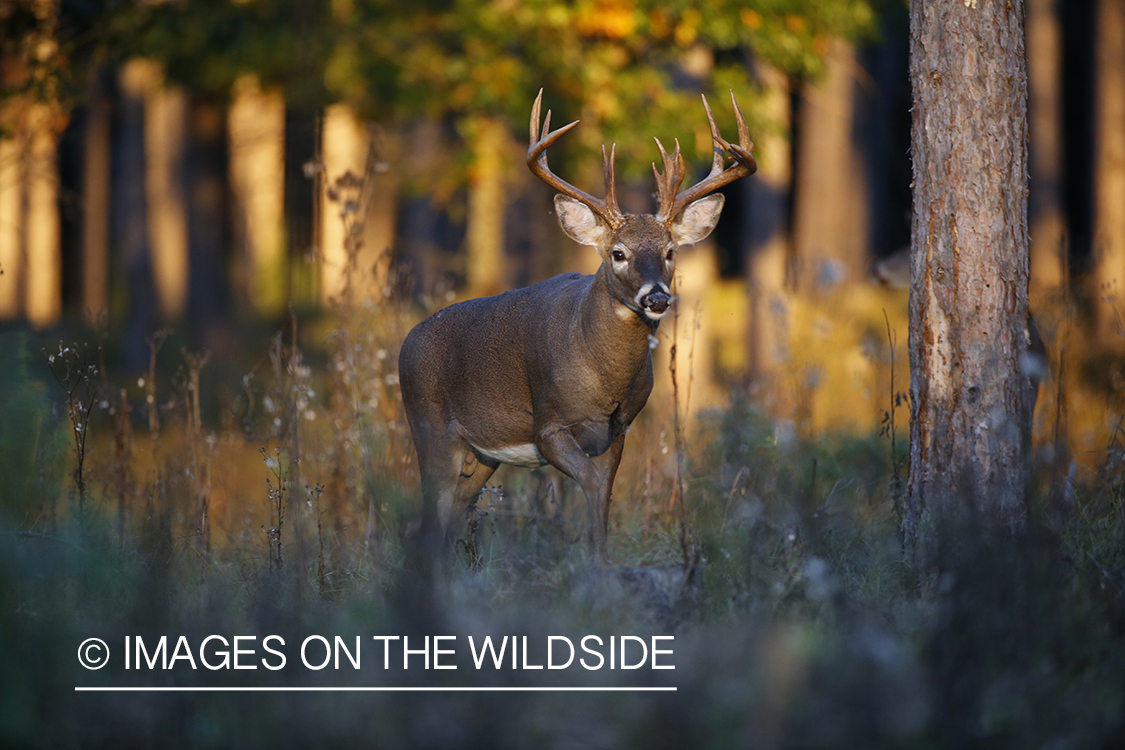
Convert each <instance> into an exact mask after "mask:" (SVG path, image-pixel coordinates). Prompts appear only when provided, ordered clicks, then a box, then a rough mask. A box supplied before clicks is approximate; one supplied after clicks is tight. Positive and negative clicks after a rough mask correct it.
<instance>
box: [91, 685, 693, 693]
mask: <svg viewBox="0 0 1125 750" xmlns="http://www.w3.org/2000/svg"><path fill="white" fill-rule="evenodd" d="M74 692H76V693H658V692H665V693H666V692H672V693H674V692H676V688H674V687H385V686H379V687H76V688H74Z"/></svg>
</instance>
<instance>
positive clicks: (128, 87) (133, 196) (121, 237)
mask: <svg viewBox="0 0 1125 750" xmlns="http://www.w3.org/2000/svg"><path fill="white" fill-rule="evenodd" d="M148 70H149V69H148V67H147V66H146V64H145V63H144V62H141V61H131V62H128V63H126V64H125V65H124V66H123V67H122V69H121V71H120V73H119V76H118V80H119V86H120V100H119V103H118V117H117V128H116V132H115V133H114V148H113V154H112V158H113V164H114V168H113V170H112V175H111V177H112V179H113V200H112V201H111V214H110V236H111V238H112V244H113V245H114V246H115V247H117V248H120V252H121V255H122V264H123V265H124V268H125V280H124V283H125V288H126V292H127V297H128V301H129V308H128V312H127V313H126V318H125V327H124V335H123V336H122V345H123V359H124V365H125V367H126V368H127V369H129V370H131V371H134V372H138V371H141V370H143V369H144V368H145V367H147V366H148V361H149V348H148V343H147V339H148V337H149V336H150V335H151V334H152V331H153V326H154V323H155V321H156V318H157V310H156V308H157V304H156V292H155V289H154V284H153V279H152V253H151V252H150V249H149V231H148V222H149V211H148V205H147V196H146V191H145V174H146V171H147V170H146V168H145V92H146V91H147V90H148V87H149V85H150V76H149V74H148Z"/></svg>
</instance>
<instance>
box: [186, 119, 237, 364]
mask: <svg viewBox="0 0 1125 750" xmlns="http://www.w3.org/2000/svg"><path fill="white" fill-rule="evenodd" d="M188 106H189V109H190V115H189V117H188V128H187V133H186V136H187V137H186V144H185V154H186V155H187V156H188V159H187V162H186V164H185V170H184V184H185V193H186V195H187V211H188V226H189V228H190V231H189V235H188V238H189V244H188V248H189V259H190V264H189V269H188V271H187V272H188V274H190V276H189V279H188V280H187V282H186V284H185V286H186V288H187V289H188V290H189V297H188V300H187V314H188V318H189V322H190V324H191V332H192V334H193V335H194V336H195V337H196V341H195V342H194V344H195V345H196V346H202V347H203V348H206V349H208V350H212V351H213V350H215V349H218V348H221V347H225V346H229V345H231V341H230V338H229V336H228V335H227V332H226V329H225V326H226V324H227V323H228V317H227V316H228V314H229V312H230V296H229V287H228V279H229V270H230V269H229V264H228V263H227V260H226V253H225V249H226V239H227V231H226V229H227V219H228V215H227V206H228V205H229V197H230V196H229V195H228V193H227V180H226V177H227V174H228V169H227V134H226V112H225V111H224V110H223V107H222V105H221V104H220V103H219V102H218V101H215V100H212V99H209V98H203V97H193V98H192V100H191V101H190V102H189V104H188Z"/></svg>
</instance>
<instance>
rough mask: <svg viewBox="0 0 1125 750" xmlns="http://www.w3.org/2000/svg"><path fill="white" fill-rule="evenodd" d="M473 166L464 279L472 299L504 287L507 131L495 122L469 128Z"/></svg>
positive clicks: (470, 179)
mask: <svg viewBox="0 0 1125 750" xmlns="http://www.w3.org/2000/svg"><path fill="white" fill-rule="evenodd" d="M470 131H471V135H470V138H471V140H472V143H471V144H470V145H471V147H472V149H473V153H474V158H473V167H472V172H471V174H470V176H469V216H468V220H467V228H466V237H465V244H466V250H467V252H466V256H467V258H466V263H467V267H466V269H465V277H466V280H467V281H468V287H469V293H470V294H471V295H472V296H474V297H480V296H484V295H490V294H497V293H498V292H500V291H502V290H503V288H504V286H505V273H504V269H505V266H506V263H505V259H504V213H505V210H506V208H507V195H506V191H505V178H504V170H505V168H506V167H507V166H508V161H507V147H508V145H509V142H510V140H511V139H510V137H509V135H508V129H507V127H506V126H505V125H504V123H503V122H502V121H500V120H498V119H491V118H482V119H480V120H477V121H476V122H474V123H473V124H472V126H471V128H470Z"/></svg>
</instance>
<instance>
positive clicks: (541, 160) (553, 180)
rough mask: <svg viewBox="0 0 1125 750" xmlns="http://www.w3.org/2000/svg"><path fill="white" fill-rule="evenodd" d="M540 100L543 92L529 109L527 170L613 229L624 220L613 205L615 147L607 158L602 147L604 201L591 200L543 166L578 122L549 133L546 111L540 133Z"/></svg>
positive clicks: (588, 196) (615, 194) (614, 193)
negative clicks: (580, 203)
mask: <svg viewBox="0 0 1125 750" xmlns="http://www.w3.org/2000/svg"><path fill="white" fill-rule="evenodd" d="M542 101H543V90H542V89H540V90H539V96H537V97H535V104H534V106H532V108H531V143H530V145H529V146H528V148H527V166H528V168H529V169H530V170H531V172H532V174H534V175H535V176H536V177H538V178H539V179H541V180H543V182H545V183H547V184H548V185H550V186H551V187H552V188H554V189H555V190H557V191H559V192H560V193H562V194H563V195H567V196H570V197H571V198H573V199H575V200H576V201H580V202H582V203H585V204H586V205H587V206H589V207H590V210H591V211H593V212H594V213H596V214H597V215H598V216H600V217H602V219H604V220H605V222H606V223H607V224H609V225H610V226H611V227H613V228H615V229H616V228H617V227H619V226H620V225H621V222H622V221H623V220H624V219H625V215H624V214H623V213H621V209H620V208H619V207H618V205H617V189H616V185H615V179H614V174H613V166H614V161H615V160H616V158H617V146H616V144H615V145H614V146H612V147H611V148H610V151H609V154H608V155H607V154H606V150H605V146H602V166H603V170H604V172H605V199H604V200H603V199H600V198H595V197H594V196H592V195H590V194H589V193H587V192H585V191H582V190H579V189H578V188H576V187H574V186H573V185H571V184H570V183H569V182H566V181H565V180H563V179H562V178H561V177H559V176H558V175H556V174H555V173H554V172H552V171H551V169H550V167H548V166H547V149H548V148H549V147H550V146H551V145H552V144H554V142H555V141H557V140H558V139H559V138H560V137H562V134H563V133H565V132H567V131H568V130H570V129H571V128H573V127H574V126H575V125H577V124H578V120H575V121H574V122H572V123H570V124H569V125H564V126H562V127H561V128H559V129H558V130H555V131H551V111H550V110H547V116H546V117H545V118H544V120H543V128H542V130H540V128H539V111H540V107H541V104H542ZM541 136H542V137H541Z"/></svg>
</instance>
